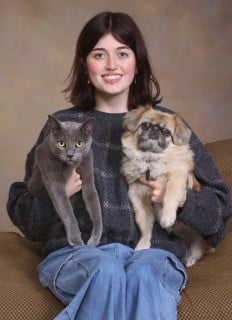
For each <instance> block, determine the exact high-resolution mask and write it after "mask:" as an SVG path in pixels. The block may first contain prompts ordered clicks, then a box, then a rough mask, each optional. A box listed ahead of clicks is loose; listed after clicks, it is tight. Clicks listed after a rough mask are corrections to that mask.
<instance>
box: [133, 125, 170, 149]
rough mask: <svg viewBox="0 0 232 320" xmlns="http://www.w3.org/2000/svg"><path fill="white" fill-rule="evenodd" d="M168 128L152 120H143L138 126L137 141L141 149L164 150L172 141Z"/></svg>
mask: <svg viewBox="0 0 232 320" xmlns="http://www.w3.org/2000/svg"><path fill="white" fill-rule="evenodd" d="M171 137H172V134H171V132H170V130H169V129H168V128H166V127H165V126H161V125H160V124H156V123H153V122H150V121H145V122H142V123H141V125H140V126H139V128H138V135H137V143H138V149H140V150H141V151H150V152H155V153H156V152H162V151H163V150H164V149H166V148H167V146H168V145H169V143H170V141H171Z"/></svg>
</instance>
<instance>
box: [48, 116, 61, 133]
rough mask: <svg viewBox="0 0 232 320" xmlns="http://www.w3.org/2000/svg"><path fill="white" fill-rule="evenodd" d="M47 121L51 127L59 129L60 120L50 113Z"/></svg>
mask: <svg viewBox="0 0 232 320" xmlns="http://www.w3.org/2000/svg"><path fill="white" fill-rule="evenodd" d="M48 123H49V126H50V128H51V129H55V130H57V129H60V122H59V121H58V120H57V119H56V118H55V117H54V116H51V115H50V114H49V115H48Z"/></svg>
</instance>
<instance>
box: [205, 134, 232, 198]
mask: <svg viewBox="0 0 232 320" xmlns="http://www.w3.org/2000/svg"><path fill="white" fill-rule="evenodd" d="M205 146H206V149H207V150H208V151H209V153H210V154H211V155H212V157H213V160H214V163H215V164H216V166H217V168H218V171H219V173H220V175H221V176H222V178H223V180H224V181H225V182H226V184H227V185H228V187H229V189H230V195H231V196H232V139H227V140H220V141H215V142H210V143H207V144H206V145H205Z"/></svg>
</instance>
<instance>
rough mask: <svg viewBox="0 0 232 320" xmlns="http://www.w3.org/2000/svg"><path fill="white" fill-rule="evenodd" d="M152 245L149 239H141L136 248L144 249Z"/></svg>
mask: <svg viewBox="0 0 232 320" xmlns="http://www.w3.org/2000/svg"><path fill="white" fill-rule="evenodd" d="M150 247H151V243H150V241H149V240H145V239H141V240H140V241H139V242H138V244H137V246H136V247H135V250H136V251H137V250H143V249H149V248H150Z"/></svg>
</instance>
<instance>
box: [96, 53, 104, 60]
mask: <svg viewBox="0 0 232 320" xmlns="http://www.w3.org/2000/svg"><path fill="white" fill-rule="evenodd" d="M94 57H95V59H97V60H102V59H104V58H105V55H104V53H100V52H99V53H96V54H95V55H94Z"/></svg>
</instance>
